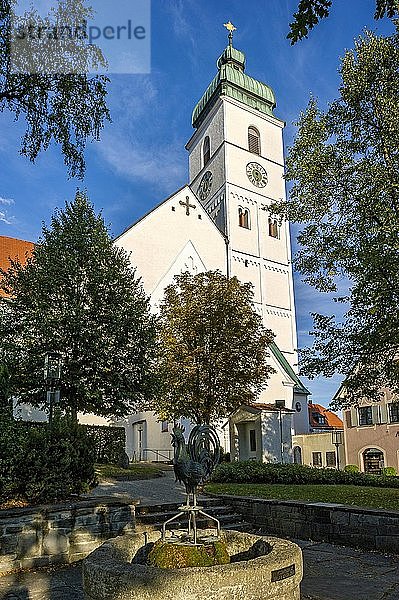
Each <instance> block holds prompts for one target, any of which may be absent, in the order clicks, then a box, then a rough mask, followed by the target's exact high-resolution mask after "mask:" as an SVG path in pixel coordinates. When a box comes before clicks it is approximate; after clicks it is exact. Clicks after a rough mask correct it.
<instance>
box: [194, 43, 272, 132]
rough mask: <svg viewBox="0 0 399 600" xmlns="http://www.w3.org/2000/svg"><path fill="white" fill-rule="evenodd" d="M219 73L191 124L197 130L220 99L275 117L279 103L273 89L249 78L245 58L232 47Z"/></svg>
mask: <svg viewBox="0 0 399 600" xmlns="http://www.w3.org/2000/svg"><path fill="white" fill-rule="evenodd" d="M217 67H218V73H217V75H216V77H215V78H214V79H213V81H212V82H211V83H210V85H209V86H208V89H207V90H206V92H205V94H204V95H203V96H202V98H201V100H200V101H199V102H198V104H197V106H196V107H195V108H194V112H193V118H192V123H193V127H195V128H198V127H199V126H200V125H201V123H202V121H203V120H204V119H205V117H206V116H207V114H208V113H209V111H210V110H211V108H212V107H213V106H214V105H215V104H216V102H217V100H218V98H219V97H220V96H229V97H230V98H234V99H235V100H238V101H239V102H243V103H244V104H246V105H247V106H250V107H251V108H255V109H257V110H259V111H260V112H262V113H265V114H267V115H270V116H274V115H273V109H274V108H275V107H276V99H275V96H274V92H273V90H272V88H271V87H269V86H268V85H266V84H265V83H262V82H261V81H258V80H257V79H254V78H253V77H250V76H249V75H246V73H244V71H245V54H244V53H243V52H241V51H240V50H237V49H236V48H234V47H233V45H232V44H229V45H228V46H227V48H226V49H225V50H224V51H223V54H222V55H221V56H220V58H219V59H218V61H217Z"/></svg>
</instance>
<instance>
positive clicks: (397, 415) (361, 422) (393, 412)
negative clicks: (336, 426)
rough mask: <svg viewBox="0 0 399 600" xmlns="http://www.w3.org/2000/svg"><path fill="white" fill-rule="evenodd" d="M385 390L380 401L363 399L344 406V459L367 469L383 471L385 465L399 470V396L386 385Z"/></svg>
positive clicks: (369, 471)
mask: <svg viewBox="0 0 399 600" xmlns="http://www.w3.org/2000/svg"><path fill="white" fill-rule="evenodd" d="M342 393H343V389H342V388H341V389H340V390H339V391H338V392H337V394H336V397H337V396H339V395H342ZM383 394H384V395H383V398H382V399H381V400H380V401H379V402H370V401H367V400H363V401H362V402H359V404H358V406H352V407H351V408H350V409H347V410H344V432H345V452H346V456H345V460H346V463H347V464H351V465H357V466H358V467H359V469H360V470H361V471H363V472H365V473H374V474H380V473H381V471H382V469H383V468H384V467H394V468H395V469H396V470H397V471H398V472H399V398H398V397H397V396H395V395H393V394H392V393H391V392H390V391H389V390H387V389H385V390H384V392H383Z"/></svg>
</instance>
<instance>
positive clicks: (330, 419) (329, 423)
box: [309, 404, 344, 429]
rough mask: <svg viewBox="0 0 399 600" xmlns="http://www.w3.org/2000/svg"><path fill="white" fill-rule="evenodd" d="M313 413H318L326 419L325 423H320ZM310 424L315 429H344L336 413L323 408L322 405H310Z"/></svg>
mask: <svg viewBox="0 0 399 600" xmlns="http://www.w3.org/2000/svg"><path fill="white" fill-rule="evenodd" d="M312 413H318V414H319V415H321V416H322V417H324V419H325V423H324V424H322V423H318V422H317V420H316V419H315V418H314V417H313V414H312ZM309 423H310V426H311V427H314V428H315V429H343V428H344V424H343V422H342V420H341V419H340V418H339V417H338V415H336V414H335V413H333V412H331V411H330V410H327V409H326V408H324V406H321V404H309Z"/></svg>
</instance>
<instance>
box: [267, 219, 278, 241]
mask: <svg viewBox="0 0 399 600" xmlns="http://www.w3.org/2000/svg"><path fill="white" fill-rule="evenodd" d="M269 235H270V237H273V238H276V239H278V223H277V219H272V218H269Z"/></svg>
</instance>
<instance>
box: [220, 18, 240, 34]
mask: <svg viewBox="0 0 399 600" xmlns="http://www.w3.org/2000/svg"><path fill="white" fill-rule="evenodd" d="M223 27H226V29H228V30H229V31H230V33H233V31H237V27H234V25H233V23H232V22H231V21H229V22H228V23H224V25H223Z"/></svg>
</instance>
